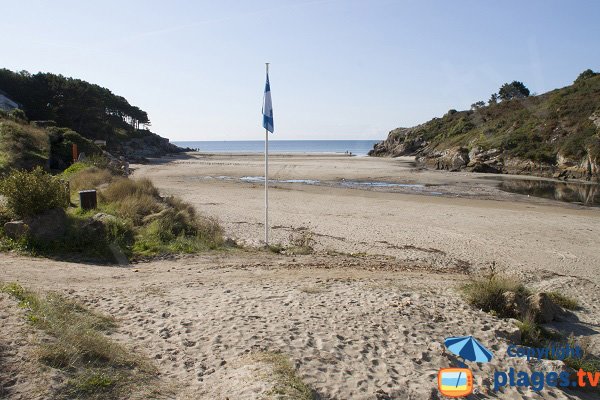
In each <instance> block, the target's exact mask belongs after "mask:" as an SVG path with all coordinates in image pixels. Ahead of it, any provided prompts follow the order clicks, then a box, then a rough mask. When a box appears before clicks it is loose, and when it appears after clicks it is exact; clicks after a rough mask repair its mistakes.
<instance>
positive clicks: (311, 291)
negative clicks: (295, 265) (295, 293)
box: [299, 286, 327, 294]
mask: <svg viewBox="0 0 600 400" xmlns="http://www.w3.org/2000/svg"><path fill="white" fill-rule="evenodd" d="M299 290H300V291H301V292H304V293H308V294H319V293H324V292H326V291H327V290H326V289H325V288H323V287H320V286H302V287H301V288H300V289H299Z"/></svg>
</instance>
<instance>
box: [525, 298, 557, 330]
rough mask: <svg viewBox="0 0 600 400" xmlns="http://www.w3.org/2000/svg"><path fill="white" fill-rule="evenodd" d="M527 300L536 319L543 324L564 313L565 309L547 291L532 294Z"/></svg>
mask: <svg viewBox="0 0 600 400" xmlns="http://www.w3.org/2000/svg"><path fill="white" fill-rule="evenodd" d="M527 301H528V303H529V309H530V310H531V312H532V313H533V315H535V319H536V321H538V322H541V323H543V324H544V323H547V322H552V321H555V320H558V319H559V318H560V316H561V315H563V314H564V311H563V309H562V308H561V307H560V306H558V305H556V304H555V303H554V302H553V301H552V299H551V298H550V297H548V295H547V294H546V293H543V292H541V293H536V294H532V295H531V296H529V298H528V299H527Z"/></svg>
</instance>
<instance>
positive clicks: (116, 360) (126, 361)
mask: <svg viewBox="0 0 600 400" xmlns="http://www.w3.org/2000/svg"><path fill="white" fill-rule="evenodd" d="M0 290H1V291H2V292H5V293H8V294H10V295H11V296H12V297H13V298H14V299H16V300H17V301H19V305H20V306H21V307H23V308H24V309H26V311H27V313H26V318H27V320H28V321H29V323H31V325H32V326H34V327H35V328H37V329H39V330H41V331H43V332H44V333H45V334H46V335H47V336H48V337H49V339H46V340H43V341H40V342H39V345H38V348H37V356H38V358H39V360H40V362H41V363H43V364H44V365H46V366H48V367H51V368H54V369H56V370H58V371H60V373H61V374H62V375H63V376H64V378H65V379H64V383H63V384H62V385H60V386H59V388H58V389H57V393H54V394H53V395H54V398H69V399H71V398H77V399H125V398H130V397H132V396H133V395H134V394H137V393H138V392H143V391H145V390H146V389H144V388H146V387H154V388H158V381H157V379H158V378H157V370H156V368H155V367H154V366H152V365H151V364H150V362H148V361H146V360H145V359H143V358H142V357H140V356H139V355H135V354H133V353H132V352H131V351H129V350H128V349H127V348H125V347H124V346H122V345H120V344H118V343H117V342H115V341H113V340H111V339H110V338H108V337H107V336H106V334H107V333H110V332H112V331H113V330H114V329H115V327H116V321H115V320H114V319H113V318H112V317H108V316H105V315H101V314H99V313H96V312H93V311H91V310H89V309H87V308H86V307H84V306H82V305H81V304H79V303H77V302H75V301H72V300H70V299H68V298H66V297H64V296H62V295H60V294H57V293H52V292H51V293H46V294H41V293H37V292H34V291H31V290H27V289H25V288H23V287H22V286H20V285H18V284H16V283H9V284H5V285H1V286H0ZM158 393H159V392H158V389H155V390H154V394H156V395H157V394H158ZM142 397H146V395H144V396H142Z"/></svg>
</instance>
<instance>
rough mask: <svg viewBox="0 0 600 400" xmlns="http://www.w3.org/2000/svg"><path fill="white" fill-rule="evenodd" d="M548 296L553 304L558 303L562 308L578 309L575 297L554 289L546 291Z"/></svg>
mask: <svg viewBox="0 0 600 400" xmlns="http://www.w3.org/2000/svg"><path fill="white" fill-rule="evenodd" d="M548 297H549V298H550V300H552V301H553V302H554V303H555V304H558V305H559V306H561V307H562V308H564V309H567V310H578V309H579V308H581V307H580V305H579V302H578V301H577V300H576V299H574V298H572V297H569V296H567V295H565V294H562V293H560V292H556V291H553V292H548Z"/></svg>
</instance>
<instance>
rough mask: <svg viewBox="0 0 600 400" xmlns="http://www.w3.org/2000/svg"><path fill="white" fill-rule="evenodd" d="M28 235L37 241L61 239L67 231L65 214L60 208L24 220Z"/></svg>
mask: <svg viewBox="0 0 600 400" xmlns="http://www.w3.org/2000/svg"><path fill="white" fill-rule="evenodd" d="M24 222H25V223H26V224H27V225H28V226H29V234H30V235H31V237H32V238H33V239H35V240H38V241H48V242H50V241H55V240H58V239H60V238H62V237H63V236H64V234H65V232H66V230H67V214H66V213H65V210H63V209H62V208H53V209H51V210H48V211H45V212H43V213H42V214H39V215H35V216H32V217H28V218H25V220H24Z"/></svg>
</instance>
